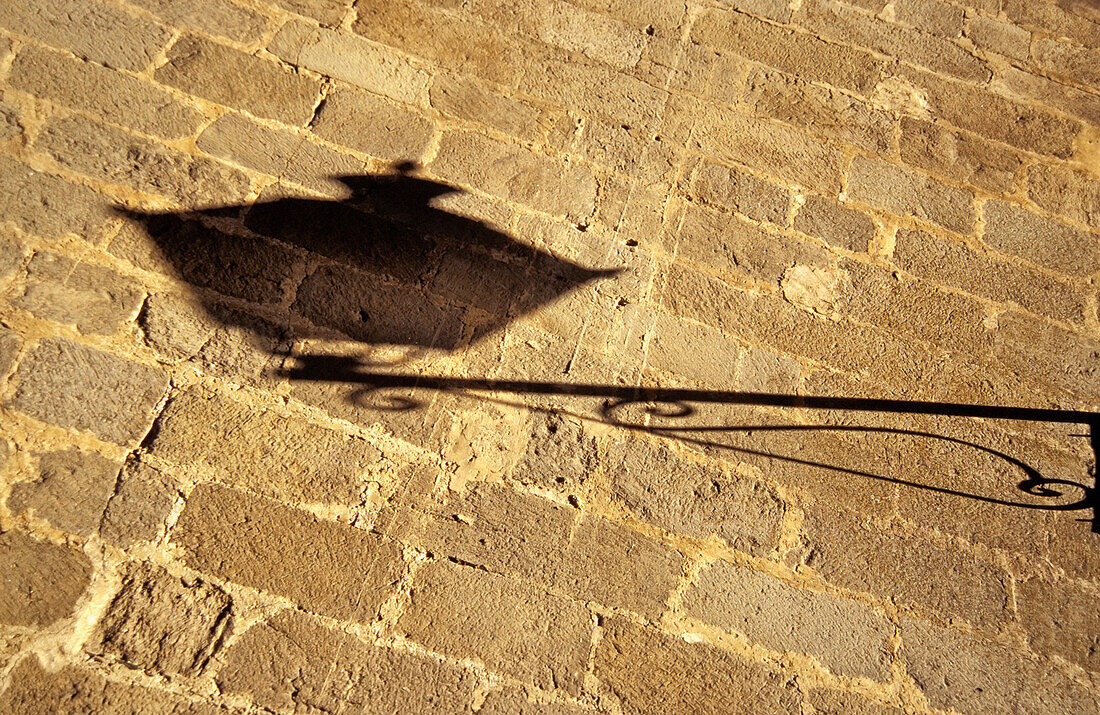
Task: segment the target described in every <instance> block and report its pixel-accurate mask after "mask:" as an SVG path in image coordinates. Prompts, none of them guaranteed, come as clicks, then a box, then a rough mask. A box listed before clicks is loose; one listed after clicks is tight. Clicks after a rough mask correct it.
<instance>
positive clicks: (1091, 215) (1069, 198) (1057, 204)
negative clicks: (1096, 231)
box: [1027, 164, 1100, 228]
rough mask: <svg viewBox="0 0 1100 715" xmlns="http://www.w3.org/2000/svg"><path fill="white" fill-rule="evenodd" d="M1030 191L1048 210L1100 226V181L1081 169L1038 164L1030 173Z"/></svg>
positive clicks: (1036, 200) (1094, 226) (1028, 184)
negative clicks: (1075, 169) (1074, 169)
mask: <svg viewBox="0 0 1100 715" xmlns="http://www.w3.org/2000/svg"><path fill="white" fill-rule="evenodd" d="M1027 193H1028V197H1030V198H1031V200H1032V201H1034V202H1035V203H1037V204H1039V205H1040V206H1042V207H1043V208H1045V209H1046V210H1047V211H1053V212H1054V213H1057V214H1059V215H1060V216H1064V217H1065V218H1068V219H1070V220H1072V221H1077V222H1078V223H1083V224H1087V225H1089V226H1091V227H1093V228H1098V227H1100V181H1098V180H1097V179H1095V178H1092V177H1090V176H1089V175H1088V174H1085V173H1083V172H1080V171H1073V170H1071V169H1068V168H1065V167H1055V166H1050V165H1046V164H1035V165H1034V166H1032V167H1030V168H1029V169H1028V172H1027Z"/></svg>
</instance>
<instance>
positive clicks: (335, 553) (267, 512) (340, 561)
mask: <svg viewBox="0 0 1100 715" xmlns="http://www.w3.org/2000/svg"><path fill="white" fill-rule="evenodd" d="M172 541H174V542H175V543H177V544H179V545H180V546H182V547H183V548H185V549H186V550H187V556H186V560H187V563H188V564H189V565H190V566H191V567H192V568H195V569H198V570H200V571H206V572H208V573H211V574H214V575H216V576H218V577H219V578H224V579H228V580H229V581H233V582H235V583H238V584H240V585H242V586H249V587H252V588H258V589H261V590H265V591H270V592H272V593H274V594H276V595H279V596H285V597H287V598H289V599H291V600H292V601H294V602H295V603H297V604H299V605H300V606H301V607H302V608H304V609H307V610H310V611H314V612H317V613H320V614H322V615H326V616H331V617H333V618H338V619H341V620H350V621H359V622H364V623H365V622H369V621H370V620H372V619H373V618H374V617H375V615H376V614H377V613H378V608H379V606H380V605H381V604H382V602H383V601H384V600H385V599H386V598H388V597H389V596H390V594H391V592H392V591H393V589H394V588H395V587H396V585H397V581H398V579H399V578H400V573H401V571H402V568H403V565H404V564H403V562H402V559H401V550H400V549H399V548H398V547H397V546H395V545H393V544H392V543H388V542H385V541H382V540H381V539H379V538H378V537H377V536H375V535H372V534H369V533H367V532H365V531H361V530H359V529H356V528H354V527H351V526H346V525H344V524H337V523H335V522H331V521H324V520H321V519H318V518H317V517H315V516H313V515H312V514H310V513H309V512H306V511H301V510H299V509H291V508H290V507H287V506H283V505H281V504H278V503H277V502H273V501H270V500H267V499H262V498H260V497H255V496H252V495H251V494H246V493H244V492H239V491H236V490H233V489H227V488H225V487H221V486H217V485H213V484H203V485H199V486H198V487H196V488H195V490H194V491H193V492H192V493H191V496H190V497H188V499H187V505H186V507H185V508H184V510H183V513H182V514H181V515H180V518H179V521H178V522H176V526H175V528H174V529H173V530H172Z"/></svg>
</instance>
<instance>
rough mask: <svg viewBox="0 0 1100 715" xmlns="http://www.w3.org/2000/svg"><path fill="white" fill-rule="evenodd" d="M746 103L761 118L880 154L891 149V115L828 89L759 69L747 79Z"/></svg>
mask: <svg viewBox="0 0 1100 715" xmlns="http://www.w3.org/2000/svg"><path fill="white" fill-rule="evenodd" d="M744 101H745V103H746V104H747V105H748V106H749V108H750V109H751V110H752V112H753V113H754V114H756V115H757V116H761V117H771V118H772V119H778V120H780V121H782V122H786V123H787V124H793V125H795V126H797V127H799V128H801V129H805V130H806V131H809V132H811V133H815V134H818V135H821V136H824V137H825V138H827V139H832V140H835V141H840V142H843V143H845V144H852V145H854V146H858V147H862V148H864V149H867V150H869V151H873V152H877V153H880V154H886V153H888V152H889V150H890V145H891V143H892V139H893V133H894V122H893V119H892V118H891V117H890V115H889V114H887V113H886V112H883V111H880V110H878V109H874V108H873V107H871V105H869V104H865V103H863V102H860V101H858V100H856V99H853V98H852V97H851V96H849V95H847V94H843V93H841V92H838V91H835V90H832V89H829V88H827V87H822V86H820V85H816V84H811V83H810V82H808V81H805V80H803V79H800V78H797V77H791V76H790V75H785V74H782V73H780V72H769V71H765V70H759V69H758V70H753V71H752V72H750V73H749V76H748V78H747V79H746V80H745V95H744Z"/></svg>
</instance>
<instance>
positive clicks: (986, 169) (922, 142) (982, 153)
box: [899, 117, 1021, 194]
mask: <svg viewBox="0 0 1100 715" xmlns="http://www.w3.org/2000/svg"><path fill="white" fill-rule="evenodd" d="M899 141H900V146H901V159H902V161H904V162H905V163H907V164H911V165H912V166H916V167H919V168H921V169H924V170H925V171H930V172H933V173H935V174H939V175H941V176H948V177H950V178H952V179H956V180H958V181H965V182H967V183H969V184H973V185H974V186H977V187H979V188H982V189H985V190H986V191H992V192H994V193H999V194H1007V193H1011V192H1012V188H1013V185H1014V181H1015V179H1016V175H1017V174H1018V173H1019V172H1020V167H1021V162H1020V159H1019V157H1017V156H1016V155H1015V154H1013V153H1012V152H1010V151H1007V150H1005V149H1001V148H998V147H996V146H995V145H993V144H990V143H989V142H986V141H982V140H981V139H978V138H976V137H972V136H970V135H968V134H963V133H961V132H953V131H951V130H949V129H945V128H944V127H942V126H939V125H936V124H933V123H931V122H925V121H922V120H920V119H913V118H910V117H902V119H901V138H900V140H899Z"/></svg>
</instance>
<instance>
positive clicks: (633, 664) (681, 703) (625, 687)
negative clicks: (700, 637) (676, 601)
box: [594, 618, 800, 715]
mask: <svg viewBox="0 0 1100 715" xmlns="http://www.w3.org/2000/svg"><path fill="white" fill-rule="evenodd" d="M604 629H605V630H604V634H603V639H602V640H601V641H600V644H599V646H597V648H596V658H595V663H594V672H595V675H596V677H597V678H599V680H600V682H601V684H602V685H603V688H604V689H605V690H606V691H607V692H609V693H610V694H611V695H612V696H614V697H615V698H616V699H618V701H619V703H620V706H621V707H622V709H623V712H626V713H647V712H654V711H655V710H657V711H661V712H669V713H691V712H701V711H708V710H713V711H714V712H724V713H745V715H748V714H749V713H751V714H752V715H765V714H768V715H770V714H774V715H780V714H781V713H783V714H785V713H791V712H796V711H797V710H798V707H799V700H800V698H799V696H798V692H797V690H796V689H795V686H794V683H793V682H792V681H791V680H790V679H789V678H786V677H784V676H783V675H781V674H780V673H778V672H776V671H774V670H771V669H770V668H768V667H767V666H764V665H760V664H757V663H753V662H751V661H747V660H744V659H742V658H740V657H738V656H735V655H731V654H729V653H726V652H724V651H721V650H719V649H717V648H714V647H712V646H708V645H703V644H700V643H693V642H691V641H689V640H688V639H687V638H683V639H680V638H676V637H674V636H669V635H665V634H663V633H660V632H659V631H656V630H653V629H650V628H646V627H644V626H639V625H636V624H634V623H631V622H629V621H627V620H625V619H621V618H615V619H612V620H610V621H609V622H607V623H606V624H605V626H604Z"/></svg>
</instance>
